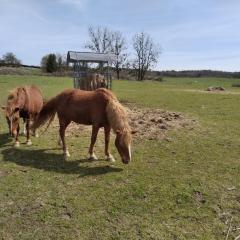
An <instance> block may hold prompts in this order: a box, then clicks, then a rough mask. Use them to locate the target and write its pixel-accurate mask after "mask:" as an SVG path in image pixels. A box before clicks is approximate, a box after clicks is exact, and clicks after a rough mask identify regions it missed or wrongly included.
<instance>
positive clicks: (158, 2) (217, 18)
mask: <svg viewBox="0 0 240 240" xmlns="http://www.w3.org/2000/svg"><path fill="white" fill-rule="evenodd" d="M89 25H92V26H97V25H102V26H107V27H108V28H110V29H112V30H118V31H121V32H122V33H123V34H124V36H125V37H126V39H127V40H128V42H129V51H130V52H131V51H132V48H131V40H132V37H133V35H134V34H135V33H137V32H140V31H145V32H147V33H149V34H150V35H151V36H152V37H153V39H154V40H155V42H157V43H159V44H160V46H161V48H162V54H161V56H160V61H159V63H158V65H157V66H156V68H158V69H161V70H162V69H163V70H172V69H174V70H184V69H213V70H227V71H240V1H239V0H148V1H140V0H139V1H137V0H121V1H112V0H101V1H99V0H98V1H97V0H38V1H37V0H0V56H2V55H3V54H4V53H6V52H9V51H11V52H14V53H15V54H16V55H17V57H18V58H20V59H21V60H22V62H23V63H25V64H35V65H38V64H39V63H40V61H41V57H42V56H43V55H45V54H47V53H50V52H55V53H62V54H65V53H67V51H68V50H78V51H81V50H84V48H83V46H84V43H85V42H86V41H87V40H88V33H87V29H88V26H89Z"/></svg>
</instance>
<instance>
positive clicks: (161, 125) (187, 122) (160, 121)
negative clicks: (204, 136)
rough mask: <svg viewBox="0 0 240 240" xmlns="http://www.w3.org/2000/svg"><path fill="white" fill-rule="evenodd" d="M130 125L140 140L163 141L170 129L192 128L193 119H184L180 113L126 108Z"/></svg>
mask: <svg viewBox="0 0 240 240" xmlns="http://www.w3.org/2000/svg"><path fill="white" fill-rule="evenodd" d="M127 111H128V115H129V120H130V125H131V127H132V128H133V129H136V130H137V131H138V132H137V134H136V135H137V137H138V138H141V139H149V140H153V139H163V138H164V137H165V136H166V132H167V131H168V130H171V129H179V128H183V127H192V126H193V123H194V122H195V120H194V119H188V118H186V117H185V116H184V115H183V114H182V113H177V112H169V111H164V110H161V109H151V108H137V107H131V110H130V109H129V108H127Z"/></svg>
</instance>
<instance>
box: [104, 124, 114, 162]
mask: <svg viewBox="0 0 240 240" xmlns="http://www.w3.org/2000/svg"><path fill="white" fill-rule="evenodd" d="M110 132H111V127H110V126H105V127H104V135H105V158H106V160H108V161H110V162H115V159H114V157H113V156H112V155H111V154H110V153H109V141H110Z"/></svg>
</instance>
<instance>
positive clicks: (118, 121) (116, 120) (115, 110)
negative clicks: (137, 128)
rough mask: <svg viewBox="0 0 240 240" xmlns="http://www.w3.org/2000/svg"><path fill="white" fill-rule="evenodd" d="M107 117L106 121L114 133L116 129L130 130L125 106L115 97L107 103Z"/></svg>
mask: <svg viewBox="0 0 240 240" xmlns="http://www.w3.org/2000/svg"><path fill="white" fill-rule="evenodd" d="M106 111H107V117H108V121H109V123H110V125H111V127H112V129H113V131H114V132H115V133H116V132H117V130H119V131H122V132H130V131H131V129H130V126H129V124H128V118H127V113H126V110H125V108H124V107H123V106H122V105H121V104H120V103H119V101H118V100H117V99H115V98H111V99H110V100H109V102H108V104H107V108H106Z"/></svg>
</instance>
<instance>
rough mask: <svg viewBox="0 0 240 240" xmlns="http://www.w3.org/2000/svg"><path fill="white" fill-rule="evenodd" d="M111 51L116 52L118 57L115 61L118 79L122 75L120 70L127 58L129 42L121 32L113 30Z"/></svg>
mask: <svg viewBox="0 0 240 240" xmlns="http://www.w3.org/2000/svg"><path fill="white" fill-rule="evenodd" d="M110 44H111V52H112V53H114V54H116V56H117V59H116V61H114V63H113V64H114V68H115V72H116V73H117V79H119V77H120V71H121V69H122V67H123V65H124V63H125V61H126V59H127V53H126V52H125V51H126V50H127V44H126V40H125V38H124V37H123V35H122V33H121V32H112V37H111V41H110Z"/></svg>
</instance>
